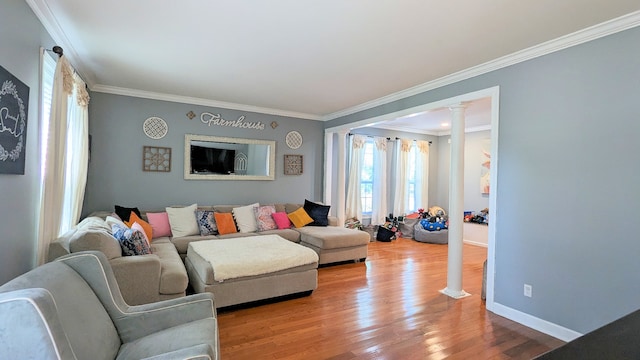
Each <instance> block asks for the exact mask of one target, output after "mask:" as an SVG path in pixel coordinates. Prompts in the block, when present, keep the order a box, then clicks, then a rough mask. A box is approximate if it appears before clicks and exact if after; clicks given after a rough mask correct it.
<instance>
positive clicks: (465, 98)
mask: <svg viewBox="0 0 640 360" xmlns="http://www.w3.org/2000/svg"><path fill="white" fill-rule="evenodd" d="M487 97H490V98H491V172H490V184H491V191H490V193H489V219H491V221H489V228H488V231H489V233H488V245H487V284H486V285H487V287H486V290H487V291H486V293H487V300H486V308H487V310H489V311H491V312H495V304H494V280H495V253H496V252H495V248H496V246H497V244H496V240H495V235H496V222H497V221H499V219H498V216H497V214H496V210H497V209H496V204H497V191H496V189H497V188H498V172H499V170H498V166H499V159H498V154H499V153H498V149H499V147H498V138H499V137H498V130H499V125H498V123H499V108H500V106H499V105H500V87H499V86H494V87H491V88H487V89H482V90H478V91H474V92H470V93H467V94H463V95H459V96H455V97H452V98H448V99H443V100H439V101H434V102H431V103H428V104H424V105H419V106H415V107H412V108H408V109H404V110H400V111H396V112H393V113H389V114H384V115H380V116H376V117H373V118H369V119H365V120H360V121H356V122H352V123H348V124H344V125H340V126H335V127H331V128H327V129H325V156H324V159H325V160H324V161H325V166H324V168H325V175H324V176H325V180H324V198H325V201H327V200H330V199H332V198H333V195H334V194H333V191H339V190H341V191H344V189H341V188H340V187H337V186H332V183H333V181H334V180H333V179H334V174H333V172H332V170H334V169H335V170H337V164H339V163H340V161H336V158H335V157H334V156H333V152H334V151H336V150H338V152H340V149H336V148H335V146H333V145H331V146H327V145H328V142H330V141H331V139H333V135H334V134H345V133H346V132H348V131H350V130H351V129H355V128H360V127H365V126H368V125H372V124H376V123H380V122H384V121H389V120H393V119H396V118H398V117H402V116H406V115H410V114H415V113H418V112H424V111H430V110H435V109H440V108H446V107H449V106H451V105H454V104H460V103H464V102H470V101H474V100H478V99H482V98H487ZM343 143H344V142H343ZM332 144H333V143H332ZM342 153H344V151H342ZM338 173H340V172H339V171H338ZM343 173H344V172H343ZM338 183H340V182H339V181H338ZM338 198H340V197H338ZM342 198H344V196H343V197H342ZM344 206H345V204H336V207H342V208H344Z"/></svg>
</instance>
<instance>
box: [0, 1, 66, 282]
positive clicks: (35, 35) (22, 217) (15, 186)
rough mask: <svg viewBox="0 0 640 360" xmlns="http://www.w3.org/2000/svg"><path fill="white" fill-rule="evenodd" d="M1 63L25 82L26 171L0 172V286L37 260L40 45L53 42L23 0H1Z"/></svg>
mask: <svg viewBox="0 0 640 360" xmlns="http://www.w3.org/2000/svg"><path fill="white" fill-rule="evenodd" d="M0 8H1V9H2V11H0V44H1V45H2V51H0V65H1V66H2V67H4V68H5V69H6V70H7V71H9V72H10V73H12V74H13V75H14V76H15V77H17V78H18V79H20V81H22V82H23V83H25V84H26V85H27V86H29V113H28V115H27V137H26V163H25V174H24V175H0V189H2V190H1V191H0V229H2V237H1V238H0V284H3V283H5V282H7V281H8V280H10V279H12V278H14V277H16V276H18V275H20V274H22V273H25V272H27V271H29V270H31V268H32V267H33V266H35V262H36V253H37V224H38V215H39V204H40V198H39V190H38V189H39V179H40V163H39V155H38V154H39V151H40V147H39V145H38V128H39V124H38V121H39V109H38V96H39V93H40V84H39V81H40V80H39V74H40V52H39V51H40V46H42V47H45V48H49V49H51V47H52V46H53V41H52V40H51V38H50V37H49V35H48V34H47V32H46V31H45V30H44V28H43V27H42V25H41V24H40V22H39V21H38V19H37V18H36V17H35V15H34V14H33V12H32V11H31V9H30V8H29V6H28V5H27V4H26V3H25V2H24V1H15V0H0Z"/></svg>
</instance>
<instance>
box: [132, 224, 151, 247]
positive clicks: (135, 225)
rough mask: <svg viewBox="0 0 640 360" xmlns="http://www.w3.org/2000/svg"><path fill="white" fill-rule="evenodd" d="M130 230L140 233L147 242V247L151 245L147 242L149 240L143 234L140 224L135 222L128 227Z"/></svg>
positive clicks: (149, 241)
mask: <svg viewBox="0 0 640 360" xmlns="http://www.w3.org/2000/svg"><path fill="white" fill-rule="evenodd" d="M130 228H131V230H138V231H140V232H141V233H142V235H144V240H145V241H146V242H147V245H151V240H149V238H148V237H147V235H146V234H145V233H144V227H142V225H140V223H138V222H137V221H136V222H134V223H133V224H131V226H130Z"/></svg>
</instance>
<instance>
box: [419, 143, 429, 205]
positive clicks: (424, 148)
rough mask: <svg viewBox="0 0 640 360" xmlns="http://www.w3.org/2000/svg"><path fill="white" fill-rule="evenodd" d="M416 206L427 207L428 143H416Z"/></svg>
mask: <svg viewBox="0 0 640 360" xmlns="http://www.w3.org/2000/svg"><path fill="white" fill-rule="evenodd" d="M416 148H417V149H416V150H417V151H416V206H417V208H424V209H426V208H428V207H429V142H428V141H424V140H417V141H416Z"/></svg>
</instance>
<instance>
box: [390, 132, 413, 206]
mask: <svg viewBox="0 0 640 360" xmlns="http://www.w3.org/2000/svg"><path fill="white" fill-rule="evenodd" d="M411 146H412V141H411V140H407V139H397V140H396V168H395V171H393V174H395V177H396V186H395V193H394V195H393V197H394V202H393V214H394V215H395V216H397V215H401V214H404V213H406V212H407V210H408V207H409V152H410V151H411Z"/></svg>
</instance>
